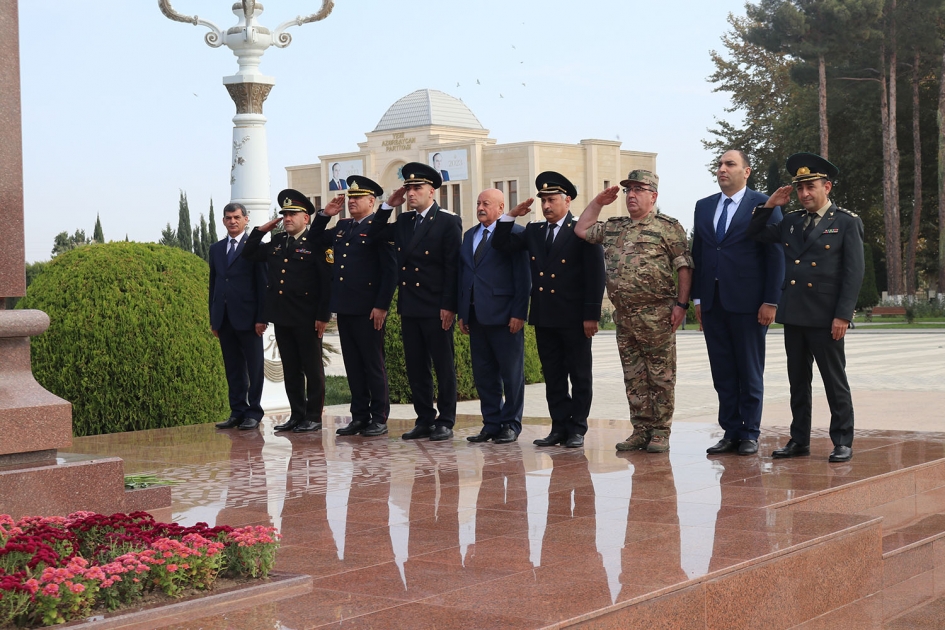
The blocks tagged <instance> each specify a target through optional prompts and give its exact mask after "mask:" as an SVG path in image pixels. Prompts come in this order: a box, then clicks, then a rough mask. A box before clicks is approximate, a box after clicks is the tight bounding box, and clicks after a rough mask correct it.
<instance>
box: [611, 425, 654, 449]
mask: <svg viewBox="0 0 945 630" xmlns="http://www.w3.org/2000/svg"><path fill="white" fill-rule="evenodd" d="M649 441H650V432H649V431H647V430H646V429H645V428H644V427H633V435H631V436H630V437H628V438H627V439H626V441H624V442H618V443H617V450H618V451H636V450H640V449H645V448H646V445H647V444H648V443H649Z"/></svg>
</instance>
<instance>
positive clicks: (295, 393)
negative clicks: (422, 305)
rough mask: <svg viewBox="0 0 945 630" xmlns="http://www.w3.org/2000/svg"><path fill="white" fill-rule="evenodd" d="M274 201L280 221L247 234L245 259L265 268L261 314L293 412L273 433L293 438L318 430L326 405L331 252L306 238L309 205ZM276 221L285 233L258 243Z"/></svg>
mask: <svg viewBox="0 0 945 630" xmlns="http://www.w3.org/2000/svg"><path fill="white" fill-rule="evenodd" d="M278 201H279V207H280V208H281V210H280V213H281V214H282V216H281V217H278V218H275V219H273V220H272V221H269V222H268V223H266V224H264V225H261V226H259V227H257V228H255V229H254V230H253V231H252V232H251V233H250V235H249V238H248V239H247V240H246V245H244V247H243V256H244V257H245V258H248V259H249V260H255V261H257V262H263V261H268V264H269V285H268V288H267V291H266V308H265V310H264V311H263V314H264V315H265V317H266V321H270V322H272V323H273V324H275V327H276V343H277V344H279V354H280V356H281V357H282V371H283V376H284V378H285V393H286V396H287V397H288V399H289V406H290V408H291V410H292V413H291V414H290V415H289V420H288V421H287V422H285V423H284V424H280V425H277V426H276V427H274V428H275V430H276V431H292V432H294V433H302V432H306V431H318V430H319V429H321V428H322V409H323V407H324V404H325V368H324V366H323V365H322V335H323V334H324V332H325V327H326V326H327V325H328V320H329V319H331V310H330V309H329V307H328V302H329V288H330V286H331V284H330V283H331V270H330V269H329V265H330V264H331V262H332V261H331V252H330V251H328V250H326V249H325V247H324V246H321V245H319V244H318V243H317V242H316V240H315V239H313V238H310V237H309V235H308V222H309V217H310V216H311V214H312V213H313V212H315V206H313V205H312V202H311V201H309V200H308V199H307V198H306V197H305V196H304V195H303V194H302V193H300V192H299V191H297V190H292V189H291V188H289V189H286V190H283V191H282V192H280V193H279V197H278ZM280 221H283V224H284V226H285V232H281V233H279V234H276V235H275V236H273V237H272V239H271V240H270V241H269V242H268V243H262V238H263V236H264V235H265V234H267V233H268V232H270V231H272V229H273V228H274V227H276V225H277V224H278V223H279V222H280Z"/></svg>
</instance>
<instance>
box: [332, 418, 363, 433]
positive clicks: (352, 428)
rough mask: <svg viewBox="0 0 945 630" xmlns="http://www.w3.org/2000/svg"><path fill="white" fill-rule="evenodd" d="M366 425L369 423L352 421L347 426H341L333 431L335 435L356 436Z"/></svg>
mask: <svg viewBox="0 0 945 630" xmlns="http://www.w3.org/2000/svg"><path fill="white" fill-rule="evenodd" d="M368 424H370V423H369V422H368V421H367V420H352V421H351V422H349V423H348V425H347V426H343V427H341V428H340V429H338V430H337V431H335V435H357V434H358V433H360V432H361V431H363V430H364V429H366V428H367V426H368Z"/></svg>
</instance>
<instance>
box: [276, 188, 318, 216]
mask: <svg viewBox="0 0 945 630" xmlns="http://www.w3.org/2000/svg"><path fill="white" fill-rule="evenodd" d="M276 199H277V201H278V203H279V214H284V213H286V212H304V213H306V214H309V215H312V214H315V206H314V205H312V202H311V201H309V199H308V197H306V196H305V195H303V194H302V193H300V192H299V191H297V190H294V189H292V188H286V189H285V190H283V191H282V192H280V193H279V195H278V197H276Z"/></svg>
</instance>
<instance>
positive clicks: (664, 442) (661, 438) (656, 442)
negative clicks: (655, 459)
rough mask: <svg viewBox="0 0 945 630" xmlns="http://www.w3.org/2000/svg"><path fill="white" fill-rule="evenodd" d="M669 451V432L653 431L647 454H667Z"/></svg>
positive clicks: (647, 446)
mask: <svg viewBox="0 0 945 630" xmlns="http://www.w3.org/2000/svg"><path fill="white" fill-rule="evenodd" d="M667 451H669V431H653V435H652V436H651V437H650V443H649V444H647V445H646V452H647V453H665V452H667Z"/></svg>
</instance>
